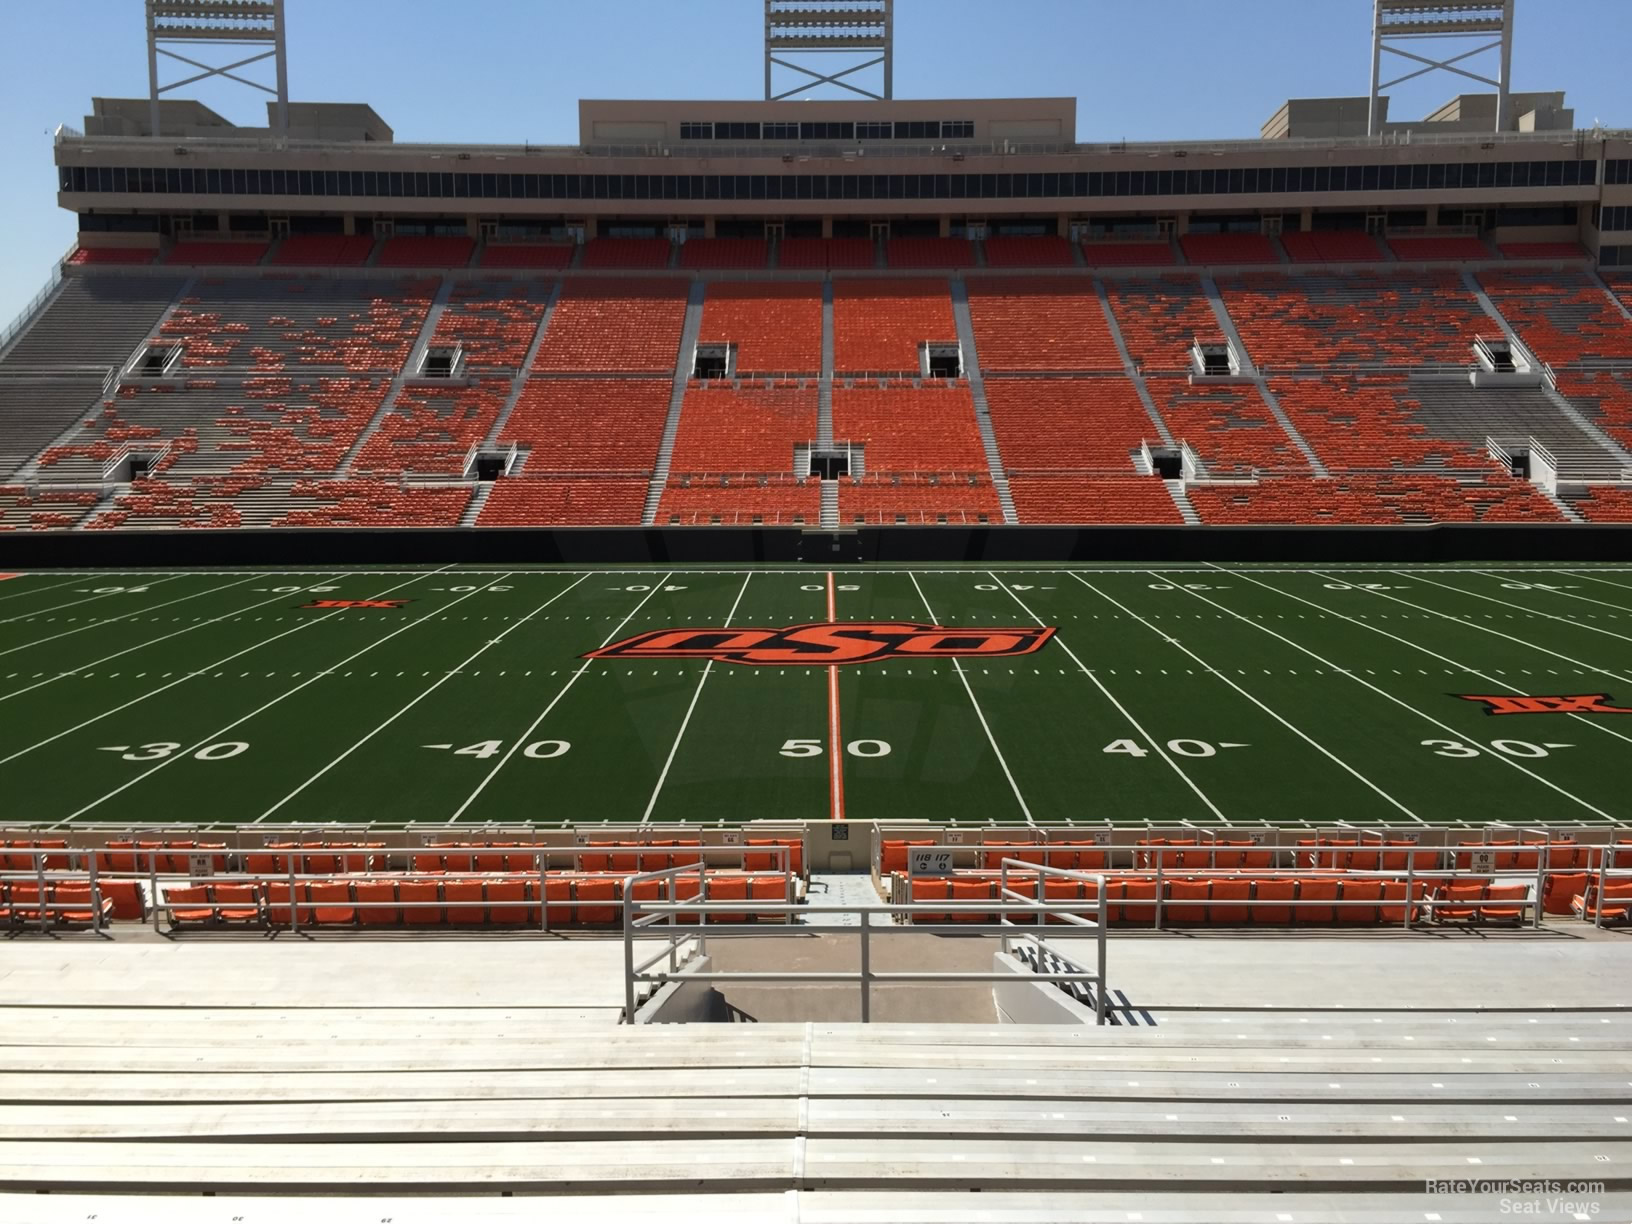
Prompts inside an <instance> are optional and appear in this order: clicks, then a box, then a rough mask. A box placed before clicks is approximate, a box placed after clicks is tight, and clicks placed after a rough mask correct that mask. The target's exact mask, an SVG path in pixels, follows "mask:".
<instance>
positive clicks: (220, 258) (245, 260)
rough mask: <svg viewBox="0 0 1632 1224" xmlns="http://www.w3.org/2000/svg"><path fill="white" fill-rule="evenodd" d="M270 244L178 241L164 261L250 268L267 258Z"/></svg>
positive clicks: (193, 265)
mask: <svg viewBox="0 0 1632 1224" xmlns="http://www.w3.org/2000/svg"><path fill="white" fill-rule="evenodd" d="M270 246H271V244H270V243H267V242H225V241H223V242H209V241H204V240H194V241H192V242H178V243H176V245H175V246H173V247H171V248H170V254H168V255H167V256H165V259H164V262H165V263H167V264H185V265H188V266H191V267H200V268H203V267H217V268H249V267H254V266H255V265H256V264H258V263H260V262H261V261H262V260H263V259H265V258H266V252H267V250H268V248H269V247H270Z"/></svg>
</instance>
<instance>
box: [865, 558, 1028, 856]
mask: <svg viewBox="0 0 1632 1224" xmlns="http://www.w3.org/2000/svg"><path fill="white" fill-rule="evenodd" d="M911 578H912V586H913V589H914V590H916V591H917V592H918V598H919V599H921V600H923V602H924V611H925V612H927V613H929V619H930V623H932V624H936V625H939V624H940V623H941V620H940V618H939V617H938V616H936V615H935V609H934V608H932V607H930V606H929V597H928V596H927V595H925V594H924V588H923V587H921V586H919V585H918V575H916V574H913V575H911ZM1039 623H1041V622H1039ZM833 670H835V671H837V670H838V669H837V668H835V669H833ZM952 670H953V671H954V672H956V673H957V676H958V679H959V680H961V681H963V691H964V692H966V693H968V694H969V704H970V705H972V706H974V707H975V717H976V718H978V719H980V728H981V730H982V731H984V732H986V742H987V743H988V744H990V745H991V746H992V753H993V755H995V756H996V757H997V763H998V764H999V765H1001V766H1002V767H1003V776H1004V777H1005V778H1007V779H1008V780H1009V789H1010V790H1012V791H1013V792H1014V801H1015V802H1016V803H1018V804H1019V805H1020V814H1021V815H1022V816H1024V817H1025V818H1026V823H1027V824H1028V825H1035V824H1036V823H1037V821H1036V818H1035V817H1033V816H1032V814H1031V808H1030V807H1028V806H1027V804H1026V797H1025V796H1024V795H1022V794H1021V793H1020V784H1019V783H1018V782H1016V781H1015V780H1014V774H1013V773H1012V772H1011V771H1010V769H1009V762H1008V758H1006V757H1005V756H1004V755H1003V749H1001V748H999V747H998V746H997V737H996V736H995V735H993V734H992V728H991V724H989V723H988V722H987V721H986V712H985V711H984V710H982V709H981V708H980V701H979V699H978V698H976V696H975V690H974V687H973V686H972V685H971V684H970V683H969V675H968V673H967V672H965V671H964V670H963V664H962V662H961V661H959V660H958V659H956V658H954V659H953V660H952ZM838 751H839V748H838V746H837V745H835V747H834V755H835V756H837V754H838Z"/></svg>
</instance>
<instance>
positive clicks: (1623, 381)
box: [1558, 370, 1632, 449]
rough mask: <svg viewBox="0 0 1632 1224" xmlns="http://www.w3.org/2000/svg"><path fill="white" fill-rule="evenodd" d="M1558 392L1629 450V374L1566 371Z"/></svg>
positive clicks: (1631, 398) (1631, 425)
mask: <svg viewBox="0 0 1632 1224" xmlns="http://www.w3.org/2000/svg"><path fill="white" fill-rule="evenodd" d="M1558 389H1559V390H1560V391H1561V392H1563V394H1564V395H1565V396H1566V397H1567V398H1568V399H1569V401H1570V402H1571V403H1572V404H1574V405H1575V406H1576V408H1578V409H1579V410H1580V411H1582V412H1583V413H1585V414H1586V416H1587V417H1588V418H1589V419H1591V420H1592V421H1593V422H1594V423H1595V424H1596V425H1597V426H1598V427H1599V428H1600V429H1602V430H1603V431H1604V432H1605V433H1607V434H1608V435H1609V436H1610V437H1611V438H1614V439H1615V440H1616V441H1617V442H1619V443H1620V444H1621V446H1622V447H1623V448H1626V449H1632V374H1610V373H1607V372H1604V371H1601V370H1584V371H1575V370H1566V371H1563V372H1562V373H1560V374H1559V378H1558Z"/></svg>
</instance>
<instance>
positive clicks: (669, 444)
mask: <svg viewBox="0 0 1632 1224" xmlns="http://www.w3.org/2000/svg"><path fill="white" fill-rule="evenodd" d="M706 291H707V288H706V286H705V285H704V284H703V282H702V281H700V280H698V281H692V283H691V296H690V297H689V298H688V299H687V300H686V321H685V324H684V325H683V326H682V327H681V329H680V356H679V358H678V360H677V361H676V362H675V367H674V389H673V391H672V392H671V393H670V396H669V415H668V417H667V419H665V420H664V422H663V441H662V442H661V443H660V444H659V445H658V448H657V463H656V464H655V466H653V468H652V483H651V485H650V486H649V487H648V488H647V490H646V509H645V512H644V513H643V514H642V515H641V519H640V521H641V522H642V523H643V524H644V525H645V526H647V527H650V526H651V525H652V524H653V523H655V522H657V508H658V505H659V504H660V503H661V502H662V501H663V490H664V488H665V486H667V485H668V483H669V466H670V464H671V463H672V462H673V460H674V438H675V435H676V434H677V433H678V432H679V431H680V413H681V410H682V409H683V408H684V407H685V402H686V384H687V383H689V382H690V381H691V372H692V370H693V369H694V368H695V367H696V364H697V340H698V337H700V336H701V335H702V332H703V298H704V295H705V293H706Z"/></svg>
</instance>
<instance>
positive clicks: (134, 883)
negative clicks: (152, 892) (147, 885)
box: [97, 878, 147, 922]
mask: <svg viewBox="0 0 1632 1224" xmlns="http://www.w3.org/2000/svg"><path fill="white" fill-rule="evenodd" d="M97 886H98V887H99V888H101V890H102V895H103V896H104V897H106V898H107V899H108V900H109V901H111V902H112V903H113V909H112V913H113V917H115V918H120V919H129V920H132V921H135V922H140V921H141V920H142V919H143V918H145V917H147V893H146V891H145V890H144V889H143V888H142V884H141V881H140V880H107V879H100V878H99V879H98V880H97Z"/></svg>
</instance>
